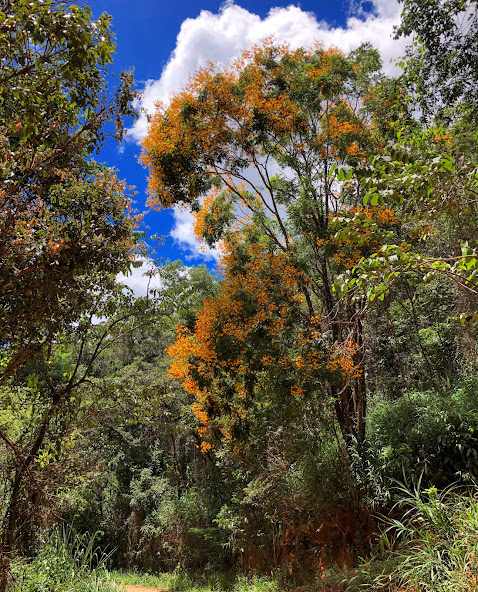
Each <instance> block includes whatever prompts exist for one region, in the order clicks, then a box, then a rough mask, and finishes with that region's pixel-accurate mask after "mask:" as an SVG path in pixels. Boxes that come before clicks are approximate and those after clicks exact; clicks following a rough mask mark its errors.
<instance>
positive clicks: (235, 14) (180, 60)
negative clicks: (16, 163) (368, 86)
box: [89, 0, 404, 265]
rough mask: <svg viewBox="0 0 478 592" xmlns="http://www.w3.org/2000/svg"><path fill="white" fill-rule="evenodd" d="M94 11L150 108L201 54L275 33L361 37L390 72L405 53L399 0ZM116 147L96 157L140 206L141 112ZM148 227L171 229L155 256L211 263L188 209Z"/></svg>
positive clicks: (139, 3) (105, 5) (186, 2)
mask: <svg viewBox="0 0 478 592" xmlns="http://www.w3.org/2000/svg"><path fill="white" fill-rule="evenodd" d="M89 5H90V7H91V10H92V11H93V14H94V16H98V15H99V14H101V13H102V12H107V13H109V14H111V15H112V17H113V30H114V32H115V35H116V38H117V46H116V57H115V62H114V65H113V71H114V72H116V73H119V72H121V71H122V70H125V69H129V68H134V70H135V80H136V87H137V89H138V90H140V91H143V99H142V103H141V105H140V106H141V107H143V108H144V109H146V110H147V111H151V110H152V109H154V103H155V101H157V100H158V99H161V100H163V101H167V97H168V96H169V95H170V94H171V93H172V92H175V91H177V90H179V89H180V88H181V86H182V85H183V84H184V83H185V82H186V80H187V77H188V74H190V73H191V72H193V71H194V69H195V68H196V67H197V66H199V65H202V64H203V63H205V62H206V61H209V60H212V61H221V62H223V63H228V62H229V61H230V60H231V59H232V58H234V57H236V56H237V55H238V54H239V53H240V51H241V50H242V49H245V48H246V47H248V46H249V45H250V44H251V43H253V42H258V41H260V40H261V39H262V38H264V37H266V36H269V35H271V34H273V35H274V36H275V37H276V38H277V39H278V40H279V41H284V40H287V41H289V42H290V44H291V45H292V46H308V45H311V44H312V43H313V42H314V41H315V40H318V39H320V40H322V41H323V42H324V44H325V45H326V46H329V45H335V46H338V47H340V48H341V49H343V50H344V51H346V52H347V51H350V50H351V49H353V48H354V47H356V46H357V45H359V44H360V43H361V42H363V41H367V40H368V41H371V42H372V43H373V44H374V45H375V46H376V47H378V48H379V49H380V50H381V53H382V56H383V61H384V69H385V70H386V71H387V72H388V73H393V71H394V68H395V67H394V66H393V65H391V64H390V59H391V58H394V57H398V56H399V55H403V50H404V42H403V41H402V42H396V41H393V40H392V38H391V33H392V30H393V25H394V24H396V23H398V21H399V15H400V7H399V4H398V3H397V2H396V0H372V1H362V0H335V1H334V0H316V1H315V2H313V1H311V0H305V1H301V2H300V3H295V4H294V3H293V2H292V3H291V2H285V1H283V0H259V1H255V2H254V1H252V0H235V1H233V0H228V1H227V2H225V3H224V2H218V1H216V0H176V2H174V1H172V0H136V1H133V0H90V2H89ZM128 125H129V126H130V127H131V128H132V129H130V130H129V133H128V136H127V140H126V141H125V142H124V144H123V146H122V147H121V149H118V147H117V146H116V145H113V144H112V143H111V144H107V145H106V146H105V148H104V150H103V152H102V154H101V156H100V159H101V160H102V161H103V162H106V163H107V164H108V165H111V166H114V167H116V168H117V169H118V170H119V175H120V177H121V178H123V179H126V181H127V183H128V184H129V185H134V186H136V188H137V190H138V192H139V193H138V196H137V198H136V199H137V207H138V209H140V210H142V209H144V203H145V200H146V187H147V171H146V170H145V169H144V168H143V167H142V166H141V165H140V164H139V163H138V157H139V154H140V152H141V147H140V144H139V142H140V140H141V137H142V136H143V135H144V134H145V132H146V127H147V126H146V119H145V116H144V115H143V116H142V117H141V118H140V119H139V121H138V122H137V123H136V124H134V125H133V123H132V122H129V124H128ZM145 224H146V225H147V226H149V228H148V229H147V231H148V233H149V234H158V235H163V236H165V235H168V238H167V240H166V245H165V246H164V247H162V248H161V251H160V255H161V256H162V257H165V258H168V259H172V260H174V259H182V260H183V261H184V262H185V263H187V264H188V265H196V264H198V263H201V262H206V263H208V264H211V265H212V264H214V261H215V253H214V252H210V253H209V254H208V255H206V256H204V255H203V254H201V252H200V251H199V248H198V244H197V242H196V241H195V239H194V237H193V233H192V229H191V219H190V216H189V214H188V213H187V212H181V211H175V212H173V211H163V212H150V213H148V214H147V216H146V218H145Z"/></svg>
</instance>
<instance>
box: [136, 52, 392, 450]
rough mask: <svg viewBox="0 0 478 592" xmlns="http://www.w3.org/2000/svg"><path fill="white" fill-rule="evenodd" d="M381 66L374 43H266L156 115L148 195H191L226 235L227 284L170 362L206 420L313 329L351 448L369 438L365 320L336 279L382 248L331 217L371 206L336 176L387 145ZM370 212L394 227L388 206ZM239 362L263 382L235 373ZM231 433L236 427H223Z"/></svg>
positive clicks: (180, 198) (195, 83)
mask: <svg viewBox="0 0 478 592" xmlns="http://www.w3.org/2000/svg"><path fill="white" fill-rule="evenodd" d="M379 67H380V59H379V57H378V54H377V52H376V51H375V50H373V49H371V48H370V47H369V46H365V47H362V48H360V49H359V50H357V51H355V52H353V53H352V54H351V55H350V56H349V57H346V56H345V55H343V54H342V53H341V52H340V51H338V50H336V49H333V48H332V49H329V50H325V49H323V48H322V47H320V46H319V47H316V48H314V49H311V50H304V49H300V50H297V51H292V50H290V49H289V48H288V47H287V46H276V45H274V44H273V43H272V42H266V43H265V44H264V45H262V46H259V47H253V48H252V49H251V50H250V51H248V52H245V53H244V54H243V56H242V58H241V59H240V60H238V61H237V62H235V63H234V64H233V65H232V67H231V68H229V69H217V68H215V67H214V66H210V67H208V68H206V69H202V70H200V71H198V72H197V73H196V75H195V76H193V77H192V78H191V79H190V81H189V83H188V85H187V86H186V88H185V90H184V91H183V92H181V93H179V94H177V95H175V96H174V97H173V98H172V99H171V102H170V104H169V105H168V106H163V107H160V108H159V109H158V111H157V113H156V114H155V115H154V116H153V118H152V121H151V125H150V128H149V133H148V136H147V138H146V139H145V140H144V155H143V160H144V162H145V164H146V165H147V166H149V168H150V171H151V181H150V204H151V205H152V206H162V207H170V206H171V205H173V204H177V203H180V204H183V205H187V206H189V207H191V208H192V209H193V210H195V211H196V212H197V225H196V228H197V232H198V234H199V235H200V236H202V237H203V239H204V240H206V241H207V242H208V243H209V244H213V243H215V242H216V241H218V240H221V239H224V238H225V242H224V244H225V249H226V256H225V258H224V263H223V265H224V269H225V280H224V283H223V285H222V287H221V294H220V296H219V297H218V298H217V299H213V300H209V301H206V303H205V307H204V309H203V312H202V313H201V315H200V317H199V319H198V321H197V323H196V326H195V327H194V331H193V332H192V333H188V332H182V331H180V334H179V337H178V342H177V344H176V346H175V347H174V348H173V349H172V350H171V353H172V354H173V355H174V356H175V358H176V360H177V365H173V370H172V371H173V372H174V373H176V374H177V375H178V376H180V377H181V378H183V380H184V384H185V386H186V388H189V389H190V390H191V392H195V393H196V395H197V396H198V404H197V405H198V406H197V408H196V410H197V413H198V415H201V416H202V418H203V420H204V421H203V424H205V423H206V422H207V421H208V419H209V416H210V415H213V414H214V407H216V408H218V406H219V407H220V406H221V405H223V404H225V402H226V401H227V400H228V396H227V392H228V391H229V392H231V391H233V390H234V389H235V388H236V387H237V386H238V383H241V384H242V385H243V386H244V383H247V382H249V384H250V388H249V389H247V388H246V389H245V390H246V392H247V391H248V392H249V395H250V393H251V392H252V391H253V389H254V387H253V385H254V384H257V383H258V373H259V371H260V370H261V369H264V368H267V366H269V367H270V368H273V369H278V368H280V365H281V363H284V361H285V364H286V365H287V367H288V368H289V369H291V368H292V367H293V362H292V359H291V358H293V357H294V354H293V352H295V350H294V347H295V346H297V345H298V344H299V343H300V341H301V339H305V338H307V339H308V338H310V336H311V335H313V336H314V337H313V339H312V343H311V344H310V349H311V350H312V353H314V352H315V353H314V355H315V356H316V366H317V367H316V370H317V371H319V370H320V375H321V377H320V378H319V377H318V376H315V378H312V377H311V382H312V384H313V388H314V389H315V390H316V391H320V392H321V393H322V397H323V400H327V399H328V397H331V398H332V401H333V404H334V406H335V410H336V416H337V420H338V423H339V425H340V428H341V431H342V435H343V437H344V439H345V441H346V442H347V444H348V445H350V446H353V445H354V443H357V442H358V443H359V446H360V445H361V444H362V443H363V441H364V438H365V415H366V387H365V372H364V369H365V349H364V342H363V330H362V322H361V319H360V317H357V315H356V312H357V307H356V305H355V304H354V303H352V302H351V301H350V300H348V301H345V300H344V301H342V300H340V299H338V298H337V296H336V295H335V293H334V291H333V282H334V278H335V277H336V275H337V274H338V273H339V272H340V270H344V269H345V268H346V267H347V266H350V265H353V262H354V261H356V260H358V259H359V258H360V256H361V254H362V252H364V253H365V252H366V253H369V252H371V251H373V249H374V248H377V245H375V244H374V242H373V240H372V237H370V240H369V241H363V243H361V245H359V244H358V243H352V242H351V241H342V243H337V242H335V241H334V240H333V237H332V235H331V230H330V221H331V216H332V215H333V214H338V213H339V212H341V211H342V210H347V211H349V212H356V213H359V212H360V211H362V210H363V207H362V206H361V205H360V204H361V197H360V191H359V186H358V185H357V184H356V183H354V182H353V181H351V183H352V185H353V186H354V187H355V189H356V191H355V192H350V193H349V195H348V197H346V198H345V199H341V197H340V183H341V181H343V180H344V179H345V178H348V179H351V178H352V168H351V167H354V166H356V165H357V164H359V163H360V162H362V161H363V160H364V159H365V158H366V156H367V154H369V153H370V151H372V150H374V149H376V148H377V146H378V145H379V144H380V138H379V137H378V136H377V134H376V131H375V126H374V122H373V118H372V115H371V113H370V112H368V111H367V110H366V109H365V108H364V102H363V99H364V98H365V96H366V93H367V90H368V89H369V88H370V86H371V85H372V84H373V83H374V82H377V81H378V80H379V74H378V73H377V72H378V69H379ZM241 213H243V215H242V214H241ZM367 215H370V216H376V217H378V219H379V220H380V224H382V225H385V226H386V225H387V224H389V223H393V215H392V216H391V215H390V214H389V213H388V212H384V213H382V212H381V211H380V208H372V209H371V210H370V212H369V213H367ZM280 301H281V302H282V305H280V304H279V302H280ZM275 320H277V323H276V325H274V322H275ZM241 324H242V325H243V327H242V329H240V327H241ZM275 327H276V328H275ZM292 329H294V330H296V333H295V335H294V337H293V338H292V340H291V338H290V336H289V333H290V332H291V330H292ZM261 344H262V345H261ZM268 348H270V353H271V356H270V357H269V358H268V357H267V356H266V355H265V354H266V351H265V350H267V349H268ZM207 349H209V351H206V350H207ZM323 352H327V355H326V356H325V357H323ZM296 353H300V352H296ZM215 356H216V357H215ZM217 356H220V357H221V356H222V358H223V359H222V361H221V360H220V358H218V357H217ZM266 358H267V360H270V362H266ZM319 360H320V362H319ZM235 364H236V365H235ZM220 366H222V370H221V372H222V373H223V374H221V372H220V370H219V367H220ZM304 366H305V364H304ZM237 367H246V368H248V370H247V371H248V372H251V373H255V375H256V378H255V379H254V380H249V378H248V375H247V374H244V375H241V376H240V378H239V379H238V380H236V378H235V377H236V376H237ZM224 372H225V374H224ZM278 374H280V372H279V373H278ZM297 374H300V372H297V369H296V371H295V375H297ZM206 375H207V380H206V382H204V379H205V377H206ZM325 375H328V379H325V378H324V376H325ZM221 376H222V378H221ZM280 376H281V378H282V374H280ZM199 379H201V380H202V382H201V380H199ZM290 380H291V382H292V383H293V381H294V379H293V378H291V379H290ZM278 384H279V380H278V381H277V382H276V383H275V385H276V386H277V385H278ZM251 389H252V390H251ZM294 389H295V392H297V393H298V392H299V390H300V389H302V386H301V384H289V395H290V393H291V392H293V391H294ZM213 393H214V394H213ZM235 396H236V397H239V398H240V397H241V396H242V395H241V389H238V390H237V391H236V395H235ZM245 396H246V395H244V398H245ZM217 399H220V401H218V400H217ZM229 401H230V397H229ZM228 405H229V410H227V409H226V412H227V413H230V403H228V404H226V407H227V406H228ZM238 409H240V405H239V407H238ZM222 431H223V434H224V435H225V437H226V438H227V437H230V435H231V434H230V432H229V431H228V428H227V427H226V426H225V425H223V430H222ZM206 446H207V444H206Z"/></svg>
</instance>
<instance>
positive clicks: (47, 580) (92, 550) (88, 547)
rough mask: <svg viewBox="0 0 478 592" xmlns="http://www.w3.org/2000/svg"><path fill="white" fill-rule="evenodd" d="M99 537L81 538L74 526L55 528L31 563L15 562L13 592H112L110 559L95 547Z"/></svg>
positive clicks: (113, 587)
mask: <svg viewBox="0 0 478 592" xmlns="http://www.w3.org/2000/svg"><path fill="white" fill-rule="evenodd" d="M97 534H98V533H96V534H95V535H93V536H91V535H89V534H78V533H76V532H74V530H73V528H72V527H71V526H67V525H64V524H63V525H60V526H57V527H55V528H54V529H53V530H52V531H50V533H49V534H48V536H47V537H45V540H44V541H43V544H41V545H40V550H39V553H38V555H37V556H36V557H35V558H34V559H32V560H30V561H28V560H25V559H21V560H20V559H19V560H17V561H13V563H12V569H11V577H10V583H9V588H8V590H9V591H11V592H20V591H21V592H67V591H68V592H107V591H108V592H110V591H111V592H112V591H116V590H117V588H116V587H115V586H114V585H113V584H112V583H111V584H109V583H108V582H107V580H108V573H107V571H106V561H107V560H108V557H109V555H107V554H105V553H103V552H101V551H100V550H99V549H98V547H97V546H96V542H95V541H96V538H97Z"/></svg>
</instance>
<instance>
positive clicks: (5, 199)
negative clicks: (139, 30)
mask: <svg viewBox="0 0 478 592" xmlns="http://www.w3.org/2000/svg"><path fill="white" fill-rule="evenodd" d="M109 25H110V17H109V16H107V15H103V16H101V17H100V18H99V19H98V20H97V21H96V22H92V21H91V12H90V10H89V9H88V8H78V7H75V6H71V7H67V6H66V5H65V3H63V2H54V1H51V0H45V1H40V0H34V1H33V2H27V1H26V0H20V1H18V2H14V3H11V2H2V3H0V56H1V63H2V66H1V69H0V86H1V90H0V144H1V147H2V148H1V151H2V159H1V162H0V182H1V188H0V212H1V216H0V262H1V263H0V310H1V316H2V326H1V328H0V344H1V370H0V383H1V382H3V381H5V380H6V379H8V377H9V376H11V375H12V373H14V372H15V371H16V369H17V368H19V367H20V366H21V365H22V363H24V362H25V361H26V360H27V359H30V358H32V357H33V356H34V355H35V354H36V353H37V352H38V351H39V349H41V348H42V347H43V346H44V345H45V344H46V343H48V342H51V340H52V339H53V337H54V336H55V335H56V334H57V333H58V331H59V330H61V328H62V327H65V326H66V325H68V324H69V323H72V322H75V321H78V319H79V318H80V317H81V315H82V314H83V313H84V312H85V311H86V310H88V308H89V307H91V306H93V307H94V306H95V301H96V300H97V298H98V294H99V293H100V292H105V293H106V292H108V290H109V289H111V288H112V286H113V284H114V277H115V275H116V274H117V273H118V272H120V271H126V270H127V269H128V268H129V265H130V251H131V248H132V246H133V242H134V234H133V229H134V226H135V222H134V220H133V218H132V217H131V215H130V214H131V211H130V208H131V196H128V191H127V188H126V186H125V184H124V183H123V182H121V181H119V180H118V178H117V177H116V174H115V172H114V171H112V170H109V169H106V168H104V167H102V166H100V165H98V164H96V163H95V162H94V161H93V160H92V159H91V158H90V155H91V154H92V153H93V152H95V151H98V150H99V148H100V147H101V145H102V142H103V140H104V138H105V131H104V125H105V123H107V122H109V121H112V122H114V123H115V124H116V132H115V133H114V135H115V136H116V137H117V138H121V137H122V134H123V132H122V130H121V119H122V117H123V116H125V115H132V114H133V113H134V112H133V110H132V108H131V106H130V101H131V99H132V92H131V82H132V78H131V75H130V74H128V73H125V74H124V75H122V77H121V83H120V85H119V87H118V89H117V91H116V92H115V93H114V95H112V96H109V92H108V90H107V88H106V80H105V75H106V72H107V68H108V65H109V63H110V62H111V60H112V53H113V50H114V44H113V41H112V34H111V32H110V30H109Z"/></svg>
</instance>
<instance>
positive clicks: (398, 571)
mask: <svg viewBox="0 0 478 592" xmlns="http://www.w3.org/2000/svg"><path fill="white" fill-rule="evenodd" d="M397 493H398V502H397V504H396V506H395V508H394V510H395V513H396V514H397V515H399V516H401V517H400V518H393V517H384V528H383V530H382V533H381V537H380V539H379V541H378V543H377V545H376V546H375V547H374V549H373V551H372V555H371V557H370V558H369V559H364V560H362V562H361V564H360V565H359V567H358V569H356V570H353V571H352V572H349V573H347V572H344V571H342V574H341V577H340V575H339V574H337V573H336V575H335V577H336V582H337V583H338V582H339V581H340V583H341V584H342V586H343V588H342V589H345V590H349V591H353V592H356V591H362V590H363V591H364V592H372V591H373V592H378V591H379V592H395V591H396V592H450V591H453V592H471V591H477V590H478V499H477V498H476V492H471V491H463V490H462V491H460V490H458V489H457V488H455V487H449V488H448V489H446V490H444V491H443V492H438V491H437V489H436V488H434V487H432V488H429V489H424V490H421V489H420V482H418V484H417V485H416V486H415V487H413V488H412V489H409V488H407V487H405V486H404V485H399V486H398V488H397Z"/></svg>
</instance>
